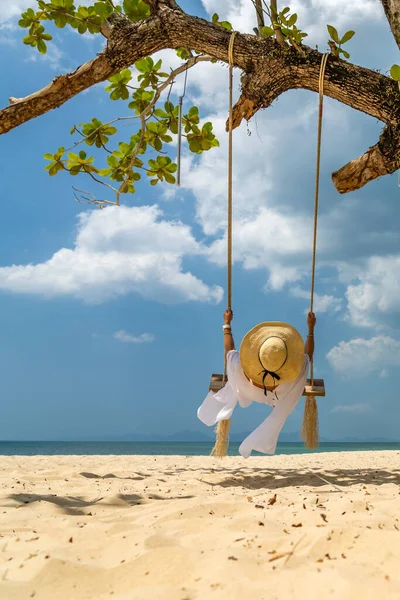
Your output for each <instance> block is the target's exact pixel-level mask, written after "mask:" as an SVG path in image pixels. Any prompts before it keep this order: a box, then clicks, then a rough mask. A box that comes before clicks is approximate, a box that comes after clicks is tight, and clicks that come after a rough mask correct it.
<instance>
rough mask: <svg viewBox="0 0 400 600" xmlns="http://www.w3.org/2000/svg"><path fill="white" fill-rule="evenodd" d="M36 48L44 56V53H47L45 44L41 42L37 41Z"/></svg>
mask: <svg viewBox="0 0 400 600" xmlns="http://www.w3.org/2000/svg"><path fill="white" fill-rule="evenodd" d="M37 48H38V50H39V52H40V54H46V51H47V46H46V42H44V41H43V40H38V43H37Z"/></svg>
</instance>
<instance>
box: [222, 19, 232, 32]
mask: <svg viewBox="0 0 400 600" xmlns="http://www.w3.org/2000/svg"><path fill="white" fill-rule="evenodd" d="M219 25H221V27H223V28H224V29H227V30H228V31H232V25H231V24H230V23H229V21H220V22H219Z"/></svg>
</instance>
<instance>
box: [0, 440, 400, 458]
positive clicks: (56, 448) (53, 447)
mask: <svg viewBox="0 0 400 600" xmlns="http://www.w3.org/2000/svg"><path fill="white" fill-rule="evenodd" d="M239 445H240V444H238V443H235V442H232V443H231V444H230V445H229V455H230V456H237V455H238V454H239V453H238V449H239ZM212 446H213V444H212V442H0V455H2V456H35V455H41V456H56V455H79V456H81V455H106V454H112V455H135V454H136V455H157V454H158V455H170V456H171V455H179V456H208V455H209V454H210V452H211V449H212ZM373 450H399V451H400V442H390V443H389V442H387V443H372V442H346V443H343V442H322V443H321V445H320V447H319V448H318V449H317V450H306V449H305V448H304V445H303V443H302V442H283V443H280V444H278V447H277V451H276V454H306V453H310V452H352V451H373ZM256 454H258V453H257V452H254V453H253V455H256Z"/></svg>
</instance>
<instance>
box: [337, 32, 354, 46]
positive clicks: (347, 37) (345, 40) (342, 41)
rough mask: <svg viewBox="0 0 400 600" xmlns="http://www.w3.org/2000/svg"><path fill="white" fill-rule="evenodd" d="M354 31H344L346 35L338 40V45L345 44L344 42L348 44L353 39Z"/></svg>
mask: <svg viewBox="0 0 400 600" xmlns="http://www.w3.org/2000/svg"><path fill="white" fill-rule="evenodd" d="M355 33H356V32H355V31H352V30H350V31H346V33H345V34H344V36H343V37H342V39H341V40H340V42H339V43H340V44H345V43H346V42H348V41H349V40H351V38H352V37H353V35H354V34H355Z"/></svg>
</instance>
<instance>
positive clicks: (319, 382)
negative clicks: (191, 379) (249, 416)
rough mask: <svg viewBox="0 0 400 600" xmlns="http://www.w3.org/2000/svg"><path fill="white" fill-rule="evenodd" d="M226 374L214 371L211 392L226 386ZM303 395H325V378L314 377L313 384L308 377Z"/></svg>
mask: <svg viewBox="0 0 400 600" xmlns="http://www.w3.org/2000/svg"><path fill="white" fill-rule="evenodd" d="M223 378H224V376H223V375H222V374H220V373H213V374H212V375H211V380H210V387H209V388H208V389H209V391H211V392H214V393H215V392H219V390H220V389H221V388H223V387H224V383H223ZM303 396H325V384H324V380H323V379H314V385H313V386H312V385H311V379H307V381H306V385H305V388H304V392H303Z"/></svg>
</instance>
